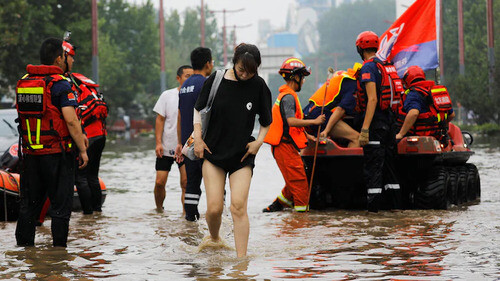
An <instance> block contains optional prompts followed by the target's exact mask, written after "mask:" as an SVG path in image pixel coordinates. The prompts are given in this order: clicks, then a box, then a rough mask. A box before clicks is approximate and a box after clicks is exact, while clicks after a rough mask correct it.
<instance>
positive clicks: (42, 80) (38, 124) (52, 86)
mask: <svg viewBox="0 0 500 281" xmlns="http://www.w3.org/2000/svg"><path fill="white" fill-rule="evenodd" d="M62 44H63V42H62V40H61V39H57V38H48V39H46V40H45V41H44V42H43V43H42V46H41V48H40V61H41V64H42V65H36V66H35V65H28V66H27V68H26V70H27V71H28V74H27V75H25V76H24V77H23V78H22V79H21V80H19V81H18V83H17V88H16V108H17V111H18V115H19V126H18V128H19V132H20V134H19V135H20V137H19V138H20V143H21V149H20V151H22V154H21V172H20V176H21V179H20V189H21V190H20V191H21V192H20V193H21V203H20V210H19V219H18V221H17V227H16V241H17V245H19V246H34V244H35V221H36V220H37V217H38V211H39V210H40V209H41V205H42V204H43V203H44V202H45V195H46V194H47V195H48V197H49V199H50V201H51V203H52V212H51V217H52V226H51V230H52V239H53V241H52V244H53V245H54V246H60V247H66V246H67V240H68V228H69V219H70V216H71V207H72V203H73V187H74V183H75V158H74V157H75V155H74V153H73V152H72V150H71V148H72V144H73V142H74V143H75V144H76V146H77V148H78V150H79V164H80V166H79V167H80V168H84V167H85V166H86V165H87V162H88V157H87V153H86V148H87V146H88V140H87V138H86V137H85V135H84V134H83V133H82V129H81V126H80V121H79V120H78V117H77V115H76V111H75V107H77V105H78V104H77V101H76V97H75V94H74V93H73V92H72V90H71V86H70V84H69V82H68V81H67V79H66V78H65V77H64V76H63V74H64V72H66V71H67V67H66V63H65V61H66V55H65V52H64V51H63V47H62Z"/></svg>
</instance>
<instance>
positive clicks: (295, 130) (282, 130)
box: [264, 85, 307, 149]
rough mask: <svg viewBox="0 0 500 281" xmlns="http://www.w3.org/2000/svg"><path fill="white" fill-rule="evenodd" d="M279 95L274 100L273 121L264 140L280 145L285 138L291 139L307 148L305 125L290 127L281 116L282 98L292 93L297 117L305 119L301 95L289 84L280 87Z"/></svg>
mask: <svg viewBox="0 0 500 281" xmlns="http://www.w3.org/2000/svg"><path fill="white" fill-rule="evenodd" d="M279 91H280V93H279V95H278V98H277V99H276V102H274V105H273V108H272V113H273V122H272V123H271V126H270V128H269V131H268V132H267V135H266V137H265V139H264V142H266V143H268V144H270V145H278V144H279V143H280V142H281V141H282V140H283V139H286V140H291V141H292V142H293V143H294V144H295V146H296V147H297V148H298V149H302V148H305V147H306V146H307V138H306V134H305V132H304V127H290V126H288V122H286V120H285V122H283V118H282V116H281V106H280V103H281V99H282V98H283V97H284V96H286V95H292V96H293V98H294V99H295V118H297V119H303V118H304V113H303V112H302V107H301V106H300V101H299V97H298V96H297V93H296V92H295V91H294V90H292V89H291V88H290V87H288V85H283V86H281V87H280V88H279Z"/></svg>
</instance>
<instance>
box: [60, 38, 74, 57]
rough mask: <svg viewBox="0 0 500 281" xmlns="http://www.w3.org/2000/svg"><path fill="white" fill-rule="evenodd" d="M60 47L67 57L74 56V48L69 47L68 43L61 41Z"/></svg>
mask: <svg viewBox="0 0 500 281" xmlns="http://www.w3.org/2000/svg"><path fill="white" fill-rule="evenodd" d="M62 47H63V50H64V51H65V52H66V53H67V54H68V55H70V56H74V55H75V50H76V48H75V47H74V46H73V45H71V43H69V42H68V41H63V44H62Z"/></svg>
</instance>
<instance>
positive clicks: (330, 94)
mask: <svg viewBox="0 0 500 281" xmlns="http://www.w3.org/2000/svg"><path fill="white" fill-rule="evenodd" d="M359 68H361V64H359V63H356V64H355V65H354V67H353V68H349V69H348V70H347V72H344V73H342V74H340V75H334V76H333V77H332V78H330V84H329V85H328V89H326V97H325V88H326V83H324V84H323V85H322V86H321V87H320V88H319V89H318V90H317V91H316V92H315V93H314V94H313V95H312V96H311V98H310V99H309V101H310V102H312V103H313V104H314V107H317V106H319V107H321V106H322V105H323V98H325V100H324V105H325V107H326V106H328V105H329V104H331V103H332V102H334V101H335V98H336V97H337V96H338V95H339V93H340V90H341V88H342V82H343V81H344V79H345V78H347V79H351V80H356V72H357V71H358V69H359ZM314 107H312V108H311V110H312V109H313V108H314ZM333 111H334V108H332V112H333Z"/></svg>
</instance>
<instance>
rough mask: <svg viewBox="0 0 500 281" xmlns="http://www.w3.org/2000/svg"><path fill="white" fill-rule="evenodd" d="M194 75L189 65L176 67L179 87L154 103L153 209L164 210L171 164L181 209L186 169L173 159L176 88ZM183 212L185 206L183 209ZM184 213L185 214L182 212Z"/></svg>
mask: <svg viewBox="0 0 500 281" xmlns="http://www.w3.org/2000/svg"><path fill="white" fill-rule="evenodd" d="M192 74H193V68H192V67H191V66H189V65H184V66H181V67H179V69H178V70H177V82H178V83H179V86H178V87H177V88H173V89H170V90H166V91H165V92H163V93H162V94H161V96H160V98H159V99H158V101H157V102H156V105H155V107H154V108H153V111H154V112H156V113H157V115H156V124H155V137H156V149H155V152H156V167H155V168H156V181H155V189H154V194H155V202H156V209H157V210H163V201H165V184H166V183H167V178H168V172H170V168H171V167H172V164H173V163H174V160H175V161H176V162H177V166H178V167H179V172H180V175H181V176H180V178H181V188H182V197H181V202H182V206H184V193H185V191H186V183H187V177H186V168H185V166H184V162H183V159H180V158H177V159H176V158H175V157H174V155H175V147H176V146H177V114H178V112H179V88H180V87H181V85H182V83H184V81H186V79H188V78H189V77H190V76H191V75H192ZM183 210H184V207H183ZM183 214H184V211H183Z"/></svg>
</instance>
